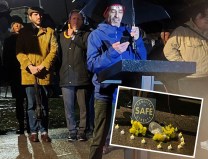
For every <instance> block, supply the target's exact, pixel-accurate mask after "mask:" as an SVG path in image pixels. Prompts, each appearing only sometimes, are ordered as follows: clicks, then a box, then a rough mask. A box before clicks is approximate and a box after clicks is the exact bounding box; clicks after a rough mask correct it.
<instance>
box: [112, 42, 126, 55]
mask: <svg viewBox="0 0 208 159" xmlns="http://www.w3.org/2000/svg"><path fill="white" fill-rule="evenodd" d="M128 46H129V42H124V43H120V42H116V43H113V44H112V47H113V48H114V49H115V50H116V51H117V52H118V53H119V54H122V53H123V52H125V51H126V49H127V48H128Z"/></svg>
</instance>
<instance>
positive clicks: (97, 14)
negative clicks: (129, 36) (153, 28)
mask: <svg viewBox="0 0 208 159" xmlns="http://www.w3.org/2000/svg"><path fill="white" fill-rule="evenodd" d="M86 1H87V0H86ZM121 2H122V4H123V5H124V6H125V13H124V17H123V20H122V22H123V23H124V24H131V25H134V24H142V23H146V22H151V21H157V20H162V19H168V18H170V16H169V14H168V13H167V11H166V10H165V9H164V8H163V7H162V6H159V5H155V4H152V3H150V2H146V1H144V0H136V1H134V0H121ZM106 7H107V1H104V0H88V1H87V4H86V6H85V7H84V8H83V9H82V11H83V12H84V13H85V15H86V16H88V17H90V18H92V19H94V20H95V21H96V22H101V21H102V20H103V16H102V14H103V12H104V10H105V9H106Z"/></svg>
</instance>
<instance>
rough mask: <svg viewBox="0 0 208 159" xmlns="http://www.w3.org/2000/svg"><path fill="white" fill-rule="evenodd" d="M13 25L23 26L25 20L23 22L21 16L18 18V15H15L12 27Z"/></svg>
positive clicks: (12, 19)
mask: <svg viewBox="0 0 208 159" xmlns="http://www.w3.org/2000/svg"><path fill="white" fill-rule="evenodd" d="M13 23H20V24H23V20H22V18H21V17H20V16H18V15H13V16H12V17H11V25H12V24H13Z"/></svg>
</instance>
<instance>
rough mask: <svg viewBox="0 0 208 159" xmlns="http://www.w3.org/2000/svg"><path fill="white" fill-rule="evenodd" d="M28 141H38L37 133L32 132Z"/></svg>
mask: <svg viewBox="0 0 208 159" xmlns="http://www.w3.org/2000/svg"><path fill="white" fill-rule="evenodd" d="M29 139H30V141H32V142H39V139H38V134H37V133H32V134H31V135H30V137H29Z"/></svg>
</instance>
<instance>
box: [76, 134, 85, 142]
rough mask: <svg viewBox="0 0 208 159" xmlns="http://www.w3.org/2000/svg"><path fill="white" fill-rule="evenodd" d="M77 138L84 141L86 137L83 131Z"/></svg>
mask: <svg viewBox="0 0 208 159" xmlns="http://www.w3.org/2000/svg"><path fill="white" fill-rule="evenodd" d="M77 139H78V140H79V141H86V140H87V137H86V135H85V133H80V134H78V135H77Z"/></svg>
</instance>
